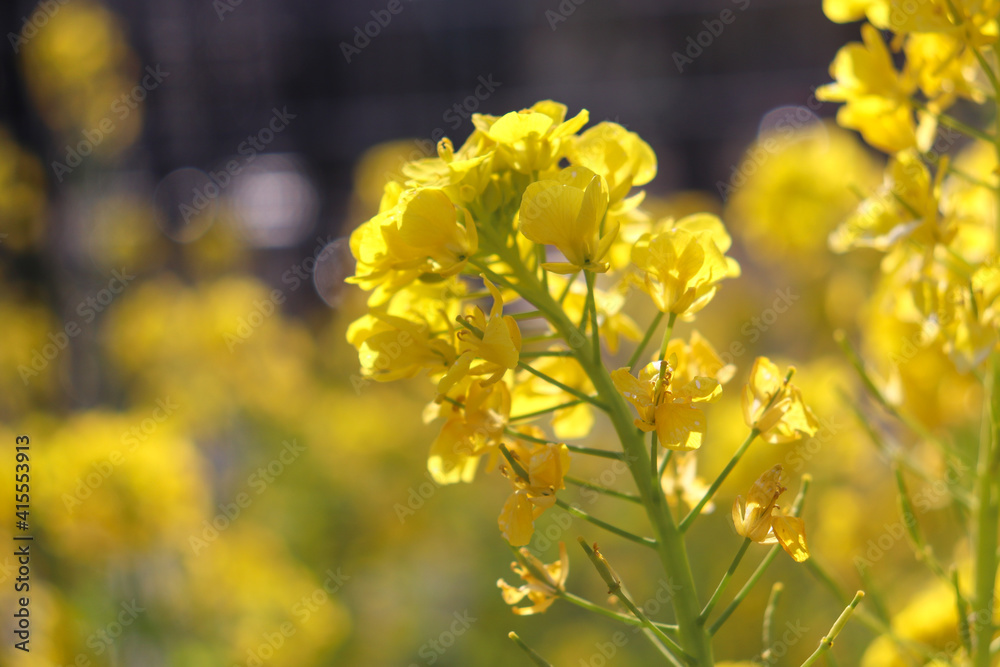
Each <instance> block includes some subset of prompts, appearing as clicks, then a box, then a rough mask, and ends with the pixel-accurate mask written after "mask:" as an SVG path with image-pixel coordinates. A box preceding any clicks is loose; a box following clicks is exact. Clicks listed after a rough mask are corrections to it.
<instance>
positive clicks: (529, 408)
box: [511, 357, 594, 440]
mask: <svg viewBox="0 0 1000 667" xmlns="http://www.w3.org/2000/svg"><path fill="white" fill-rule="evenodd" d="M531 367H532V368H534V369H535V370H537V371H540V372H542V373H544V374H545V375H547V376H548V377H551V378H553V379H555V380H558V381H559V382H561V383H562V384H564V385H566V386H567V387H571V388H573V389H578V390H580V391H582V392H584V393H585V394H587V395H588V396H589V395H591V394H593V392H594V385H593V383H591V381H590V378H589V377H588V376H587V373H586V372H585V371H584V370H583V367H582V366H580V362H578V361H577V360H576V359H573V358H572V357H539V358H538V359H533V360H532V361H531ZM573 400H575V397H574V396H573V395H572V394H570V393H569V392H567V391H565V390H564V389H561V388H559V387H556V386H555V385H553V384H550V383H549V382H547V381H545V380H543V379H542V378H540V377H538V376H536V375H531V374H527V373H525V375H524V376H523V377H521V378H518V380H517V382H515V383H514V388H513V390H512V403H513V405H514V407H513V409H512V412H511V414H514V415H523V414H529V413H533V412H537V411H542V410H545V409H547V408H551V407H554V406H557V405H561V404H563V403H569V402H571V401H573ZM551 416H552V430H553V432H554V433H555V435H556V437H557V438H559V439H560V440H563V439H567V438H583V437H585V436H587V435H588V434H589V433H590V430H591V428H592V427H593V425H594V410H593V406H592V405H591V404H590V403H587V402H586V401H578V402H577V403H576V404H575V405H571V406H568V407H565V408H562V409H559V410H553V411H552V412H551Z"/></svg>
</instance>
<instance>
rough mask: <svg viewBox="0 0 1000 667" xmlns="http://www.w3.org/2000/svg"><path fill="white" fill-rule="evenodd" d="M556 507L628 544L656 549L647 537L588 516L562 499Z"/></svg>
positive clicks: (654, 544)
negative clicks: (620, 538) (626, 541)
mask: <svg viewBox="0 0 1000 667" xmlns="http://www.w3.org/2000/svg"><path fill="white" fill-rule="evenodd" d="M556 505H558V506H559V507H561V508H563V509H564V510H566V511H567V512H569V513H570V514H572V515H573V516H575V517H576V518H578V519H583V520H584V521H589V522H590V523H592V524H594V525H595V526H597V527H598V528H603V529H604V530H606V531H608V532H609V533H614V534H615V535H618V536H619V537H624V538H625V539H626V540H629V541H630V542H635V543H636V544H641V545H642V546H644V547H651V548H653V549H655V548H656V540H654V539H651V538H649V537H642V536H640V535H635V534H634V533H630V532H628V531H627V530H624V529H622V528H619V527H618V526H616V525H614V524H610V523H608V522H607V521H601V520H600V519H598V518H597V517H595V516H591V515H590V514H587V513H586V512H584V511H583V510H581V509H579V508H576V507H574V506H573V505H570V504H569V503H568V502H566V501H565V500H563V499H562V498H556Z"/></svg>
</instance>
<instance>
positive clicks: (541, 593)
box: [497, 542, 569, 616]
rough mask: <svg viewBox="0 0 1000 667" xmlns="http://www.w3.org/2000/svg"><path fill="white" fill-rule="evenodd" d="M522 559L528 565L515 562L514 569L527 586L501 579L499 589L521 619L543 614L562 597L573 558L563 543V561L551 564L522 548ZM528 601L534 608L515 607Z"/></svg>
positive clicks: (561, 551)
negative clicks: (525, 599)
mask: <svg viewBox="0 0 1000 667" xmlns="http://www.w3.org/2000/svg"><path fill="white" fill-rule="evenodd" d="M521 556H522V558H524V561H525V563H526V565H522V564H520V563H518V562H517V561H514V562H512V563H511V564H510V568H511V569H512V570H514V573H515V574H516V575H517V576H519V577H521V580H522V581H523V582H524V584H523V585H521V586H520V587H518V588H514V587H513V586H511V585H510V584H508V583H507V582H506V581H504V580H503V579H499V580H497V586H498V587H499V588H500V589H501V594H502V595H503V601H504V602H506V603H507V604H509V605H511V607H512V609H511V611H513V612H514V613H515V614H517V615H518V616H530V615H532V614H541V613H542V612H544V611H545V610H546V609H548V608H549V607H550V606H552V603H553V602H555V600H556V598H557V597H558V596H559V594H560V593H561V592H562V591H564V590H565V586H566V577H568V576H569V555H567V553H566V545H565V544H564V543H562V542H560V543H559V560H557V561H556V562H554V563H549V564H547V565H546V564H544V563H542V562H541V561H540V560H538V558H536V557H535V556H534V555H532V553H531V552H530V551H528V550H527V549H523V548H522V549H521ZM524 598H528V601H529V602H531V605H530V606H527V607H515V606H514V605H516V604H517V603H518V602H520V601H521V600H523V599H524Z"/></svg>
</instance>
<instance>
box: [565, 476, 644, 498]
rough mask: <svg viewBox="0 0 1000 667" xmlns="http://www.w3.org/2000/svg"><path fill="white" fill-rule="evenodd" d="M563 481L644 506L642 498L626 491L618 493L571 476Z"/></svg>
mask: <svg viewBox="0 0 1000 667" xmlns="http://www.w3.org/2000/svg"><path fill="white" fill-rule="evenodd" d="M563 479H564V480H565V481H566V482H567V483H569V484H572V485H573V486H579V487H582V488H584V489H592V490H594V491H597V492H598V493H602V494H604V495H606V496H610V497H612V498H619V499H620V500H627V501H629V502H630V503H638V504H640V505H641V504H642V498H640V497H639V496H636V495H633V494H631V493H626V492H624V491H618V490H616V489H609V488H608V487H606V486H601V485H600V484H594V483H593V482H587V481H584V480H582V479H579V478H578V477H572V476H571V475H566V476H565V477H563Z"/></svg>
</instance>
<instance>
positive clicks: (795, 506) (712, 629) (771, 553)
mask: <svg viewBox="0 0 1000 667" xmlns="http://www.w3.org/2000/svg"><path fill="white" fill-rule="evenodd" d="M811 484H812V477H811V476H809V475H803V476H802V486H801V487H800V488H799V494H798V495H797V496H796V497H795V501H794V502H793V503H792V511H791V513H792V516H800V515H801V514H802V504H803V503H804V502H805V499H806V493H808V492H809V487H810V485H811ZM779 551H781V547H780V546H778V545H774V546H773V547H771V548H770V550H768V552H767V555H766V556H764V559H763V560H761V562H760V564H759V565H758V566H757V569H756V570H754V571H753V574H751V575H750V578H749V579H747V582H746V583H745V584H743V588H741V589H740V592H739V593H737V594H736V597H734V598H733V601H732V602H730V603H729V606H728V607H726V608H725V609H724V610H723V611H722V613H721V614H719V617H718V618H717V619H715V622H714V623H712V625H711V626H709V629H708V632H709V634H710V635H714V634H715V633H716V632H718V631H719V628H721V627H722V624H723V623H725V622H726V620H727V619H728V618H729V617H730V616H732V614H733V612H734V611H736V608H737V607H739V606H740V603H741V602H743V600H744V599H746V596H747V595H749V594H750V591H752V590H753V588H754V586H756V585H757V582H759V581H760V579H761V577H763V576H764V572H766V571H767V568H768V567H770V566H771V563H773V562H774V559H775V558H777V556H778V552H779ZM811 560H812V559H811V558H810V559H809V560H807V561H806V562H807V563H808V562H809V561H811Z"/></svg>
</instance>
